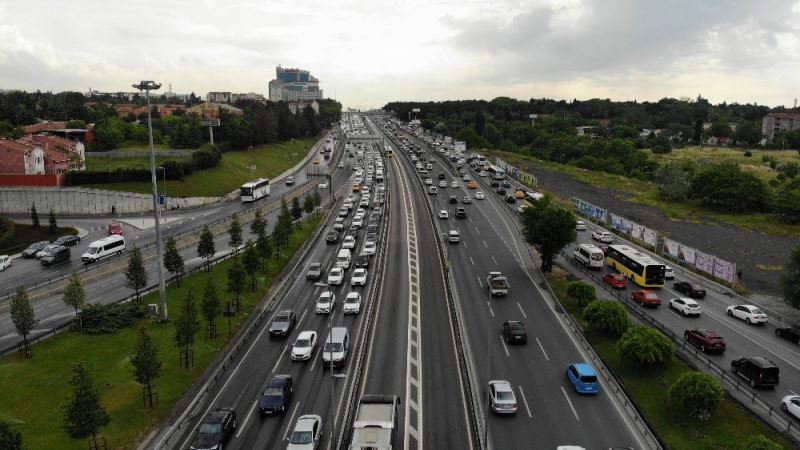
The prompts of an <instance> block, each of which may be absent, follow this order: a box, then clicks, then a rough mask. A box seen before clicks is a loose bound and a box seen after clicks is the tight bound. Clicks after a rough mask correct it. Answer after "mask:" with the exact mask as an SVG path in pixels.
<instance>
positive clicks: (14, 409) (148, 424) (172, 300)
mask: <svg viewBox="0 0 800 450" xmlns="http://www.w3.org/2000/svg"><path fill="white" fill-rule="evenodd" d="M318 223H319V220H316V221H310V222H309V223H308V224H306V225H305V226H304V227H302V228H301V229H300V230H298V231H296V232H295V233H294V234H293V236H292V239H291V244H290V246H289V248H288V249H287V250H284V252H283V253H284V257H283V258H280V259H278V258H273V259H272V260H271V261H270V262H269V268H268V270H267V273H266V274H265V275H263V277H262V278H261V279H260V280H259V286H258V290H257V292H255V293H249V292H248V293H246V294H245V295H244V296H243V300H242V308H243V311H242V312H240V313H239V315H238V316H235V317H233V318H232V319H233V320H232V326H233V328H234V333H235V330H236V329H238V328H239V327H240V326H241V324H242V323H243V322H244V321H245V320H246V316H247V313H246V312H249V311H251V310H252V309H253V306H254V305H255V304H256V303H258V302H259V301H260V300H261V298H262V296H263V295H264V293H265V292H266V291H267V289H268V287H269V286H270V284H271V283H272V282H273V280H274V277H275V275H276V274H278V273H279V272H280V270H281V269H282V268H283V267H284V266H285V265H286V263H287V262H288V260H289V259H290V258H291V255H293V254H294V253H295V252H296V251H297V249H298V248H300V246H301V245H302V244H303V242H305V241H306V240H307V239H308V237H309V236H310V234H311V233H312V232H313V230H314V229H315V228H316V226H317V225H318ZM230 264H231V261H230V260H227V261H225V262H223V263H221V264H218V265H216V266H214V269H213V271H212V272H211V273H210V274H208V273H198V274H195V275H192V276H190V277H188V278H186V279H185V280H184V281H183V283H182V286H181V287H169V288H168V289H167V297H168V304H169V311H170V314H171V316H172V317H173V318H174V317H175V315H176V314H177V312H178V305H179V302H180V301H181V300H182V299H183V298H185V295H186V292H187V291H188V290H190V289H191V291H192V292H193V294H194V296H195V299H196V300H197V301H198V310H200V305H199V302H200V299H201V298H202V293H203V289H204V287H205V283H206V279H207V278H208V277H209V276H211V277H213V278H214V281H215V283H216V287H217V291H218V293H219V295H220V298H221V299H223V301H224V300H225V299H227V298H231V296H230V294H227V293H225V286H226V284H227V282H226V280H227V275H226V273H227V269H228V267H229V266H230ZM123 289H124V288H123ZM143 302H144V303H157V302H158V297H157V293H156V294H151V295H148V296H146V297H144V299H143ZM202 323H203V325H204V327H207V323H206V322H205V321H202ZM216 323H217V330H218V331H219V334H220V337H219V338H218V339H217V340H214V341H210V340H207V339H205V333H204V332H205V328H204V329H203V331H201V332H200V333H199V334H198V336H197V344H196V345H195V346H194V359H195V365H194V368H193V369H192V370H188V371H187V370H185V369H181V368H180V367H179V363H178V349H177V348H176V347H175V345H174V343H173V336H174V332H175V327H174V326H173V325H160V324H158V323H156V322H154V321H151V320H141V321H140V322H139V323H137V324H135V326H132V327H130V328H126V329H123V330H120V331H118V332H117V333H115V334H111V335H100V336H89V335H84V334H80V333H75V332H69V333H64V334H61V335H59V336H56V337H54V338H52V339H48V340H46V341H43V342H42V343H41V344H37V345H35V346H34V347H33V358H32V359H23V358H20V357H19V356H18V355H12V356H7V357H5V358H2V359H1V360H0V384H2V386H3V387H4V388H3V395H2V396H0V420H3V421H6V422H8V423H11V424H13V425H14V426H15V427H16V428H17V429H18V430H20V431H21V432H22V434H23V439H24V442H25V445H26V447H27V448H30V449H85V448H86V447H87V444H86V441H85V440H74V439H71V438H69V437H68V436H67V435H66V434H65V433H64V431H63V430H62V428H61V424H62V414H61V407H62V405H63V404H65V403H66V401H67V399H68V397H69V395H70V386H69V384H68V380H69V377H70V373H71V366H72V364H74V363H77V362H81V361H82V362H86V363H87V365H88V367H89V369H90V371H91V374H92V376H93V378H94V382H95V386H96V387H97V388H98V389H99V391H100V393H101V396H102V402H103V404H104V405H105V407H106V410H107V412H108V414H109V416H110V417H111V422H110V423H109V424H108V426H106V427H104V428H102V429H101V431H100V434H101V435H102V436H104V437H106V438H107V439H108V442H109V448H117V449H119V448H136V444H137V442H138V441H140V440H141V439H142V438H143V437H145V436H146V435H147V433H149V431H150V429H151V428H152V427H153V426H154V425H156V424H157V423H159V422H160V421H162V420H164V419H165V418H166V417H167V416H168V415H169V413H170V412H171V411H172V409H173V408H174V407H175V404H176V403H177V402H178V400H179V399H180V398H181V397H182V396H183V395H184V393H185V392H186V390H187V389H188V388H189V387H190V386H191V385H192V383H194V382H195V381H196V379H197V378H198V377H199V376H200V374H202V372H203V371H204V370H205V369H206V367H207V366H208V364H209V363H210V362H211V360H212V359H213V358H214V356H215V355H216V354H217V352H218V351H219V350H220V349H221V348H222V347H223V346H224V345H225V344H226V342H227V340H228V338H227V336H228V325H227V318H226V317H222V316H220V317H217V320H216ZM140 326H144V327H145V328H146V329H147V330H148V332H149V333H150V335H151V336H152V337H153V339H154V341H155V342H156V344H157V346H158V348H159V356H160V358H161V360H162V361H163V366H162V374H161V377H160V378H159V379H158V380H157V381H156V384H158V386H159V390H160V403H159V405H158V407H156V408H155V409H154V410H148V409H147V408H145V407H143V406H142V390H141V386H140V385H139V384H137V383H136V382H135V380H134V379H133V376H132V374H131V363H130V355H131V352H132V349H133V346H134V343H135V340H136V337H137V330H138V328H139V327H140Z"/></svg>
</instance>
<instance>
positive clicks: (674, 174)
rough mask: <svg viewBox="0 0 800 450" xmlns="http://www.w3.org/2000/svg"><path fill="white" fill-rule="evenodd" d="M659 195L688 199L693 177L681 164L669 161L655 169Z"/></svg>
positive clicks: (679, 200)
mask: <svg viewBox="0 0 800 450" xmlns="http://www.w3.org/2000/svg"><path fill="white" fill-rule="evenodd" d="M654 175H655V182H656V188H657V189H658V195H660V196H661V197H662V198H665V199H667V200H672V201H677V202H681V201H684V200H686V197H687V196H688V195H689V190H690V189H691V186H692V185H691V177H690V176H689V173H688V172H687V171H686V170H684V169H683V167H681V166H680V165H679V164H675V163H669V164H665V165H663V166H660V167H659V168H658V169H656V171H655V174H654Z"/></svg>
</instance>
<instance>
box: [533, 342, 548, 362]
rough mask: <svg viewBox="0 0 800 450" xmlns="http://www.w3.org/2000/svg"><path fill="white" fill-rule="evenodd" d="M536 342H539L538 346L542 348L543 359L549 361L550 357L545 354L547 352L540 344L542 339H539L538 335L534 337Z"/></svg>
mask: <svg viewBox="0 0 800 450" xmlns="http://www.w3.org/2000/svg"><path fill="white" fill-rule="evenodd" d="M536 343H537V344H539V348H540V349H542V354H543V355H544V359H546V360H548V361H550V358H549V357H548V356H547V352H546V351H544V346H543V345H542V341H540V340H539V338H538V337H537V338H536Z"/></svg>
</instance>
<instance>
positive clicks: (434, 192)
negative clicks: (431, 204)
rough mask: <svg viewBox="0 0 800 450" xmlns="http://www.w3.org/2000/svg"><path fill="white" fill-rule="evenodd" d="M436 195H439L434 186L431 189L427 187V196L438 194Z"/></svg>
mask: <svg viewBox="0 0 800 450" xmlns="http://www.w3.org/2000/svg"><path fill="white" fill-rule="evenodd" d="M438 193H439V190H438V189H436V186H431V187H429V188H428V194H430V195H436V194H438Z"/></svg>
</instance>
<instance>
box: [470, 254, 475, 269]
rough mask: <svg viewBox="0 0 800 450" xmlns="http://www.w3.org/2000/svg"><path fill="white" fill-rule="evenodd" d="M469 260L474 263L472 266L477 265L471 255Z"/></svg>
mask: <svg viewBox="0 0 800 450" xmlns="http://www.w3.org/2000/svg"><path fill="white" fill-rule="evenodd" d="M469 262H471V263H472V267H475V261H474V260H473V259H472V256H470V257H469Z"/></svg>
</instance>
